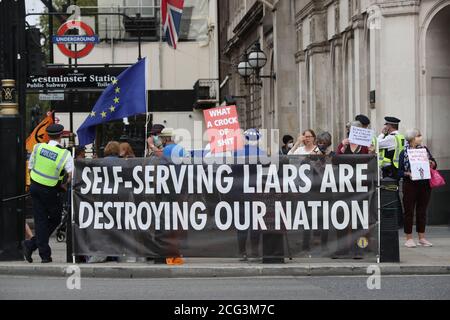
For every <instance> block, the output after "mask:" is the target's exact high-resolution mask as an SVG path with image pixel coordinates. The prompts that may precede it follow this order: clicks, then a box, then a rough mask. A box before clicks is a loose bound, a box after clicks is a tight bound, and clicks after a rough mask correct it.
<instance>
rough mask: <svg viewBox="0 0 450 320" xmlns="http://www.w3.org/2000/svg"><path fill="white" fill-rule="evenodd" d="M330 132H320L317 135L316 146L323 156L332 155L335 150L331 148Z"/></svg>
mask: <svg viewBox="0 0 450 320" xmlns="http://www.w3.org/2000/svg"><path fill="white" fill-rule="evenodd" d="M331 143H332V141H331V134H330V133H329V132H321V133H319V135H318V136H317V148H318V149H319V154H320V155H324V156H334V155H335V152H334V151H333V149H332V148H331Z"/></svg>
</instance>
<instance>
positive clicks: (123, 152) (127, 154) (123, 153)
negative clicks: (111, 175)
mask: <svg viewBox="0 0 450 320" xmlns="http://www.w3.org/2000/svg"><path fill="white" fill-rule="evenodd" d="M119 148H120V157H121V158H125V159H129V158H135V157H136V156H135V155H134V151H133V148H132V147H131V145H130V144H129V143H128V142H122V143H121V144H120V146H119Z"/></svg>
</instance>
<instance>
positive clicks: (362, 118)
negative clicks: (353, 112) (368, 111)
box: [355, 114, 370, 126]
mask: <svg viewBox="0 0 450 320" xmlns="http://www.w3.org/2000/svg"><path fill="white" fill-rule="evenodd" d="M355 120H356V121H359V122H361V124H362V125H363V126H368V125H369V124H370V119H369V118H367V117H366V116H365V115H363V114H359V115H357V116H356V117H355Z"/></svg>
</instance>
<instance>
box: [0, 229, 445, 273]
mask: <svg viewBox="0 0 450 320" xmlns="http://www.w3.org/2000/svg"><path fill="white" fill-rule="evenodd" d="M399 233H400V237H399V238H400V239H399V243H400V263H379V264H378V267H379V268H380V272H381V274H382V275H448V274H450V227H449V226H431V227H428V228H427V238H428V239H429V240H430V241H431V242H432V243H433V247H431V248H424V247H417V248H413V249H408V248H405V247H404V246H403V243H404V238H403V235H402V232H399ZM51 242H52V243H51V247H52V250H53V261H54V262H53V263H50V264H41V263H40V258H39V256H38V255H37V253H35V254H34V255H33V257H34V260H35V262H34V263H32V264H30V263H28V262H26V261H15V262H0V276H31V275H32V276H45V277H64V276H67V274H71V273H73V271H71V270H70V269H69V270H68V269H67V268H68V267H69V266H71V265H72V264H69V263H66V262H65V259H66V250H65V243H58V242H56V240H55V239H54V238H52V240H51ZM285 260H286V263H284V264H262V263H261V262H240V261H238V259H221V258H185V263H184V264H183V265H179V266H168V265H155V264H153V263H151V262H150V263H145V262H136V263H122V262H121V263H118V262H108V263H98V264H77V266H78V267H79V268H80V272H81V276H82V277H87V278H122V279H131V278H227V277H292V276H295V277H298V276H361V275H367V274H368V267H369V266H371V265H374V264H376V263H374V262H367V261H361V260H352V259H340V260H332V259H330V258H298V259H297V258H294V259H293V260H289V259H285ZM371 273H373V271H372V272H371Z"/></svg>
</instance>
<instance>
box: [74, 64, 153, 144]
mask: <svg viewBox="0 0 450 320" xmlns="http://www.w3.org/2000/svg"><path fill="white" fill-rule="evenodd" d="M145 80H146V59H145V58H144V59H142V60H140V61H138V62H137V63H135V64H134V65H132V66H131V67H129V68H127V69H126V70H125V71H123V72H122V73H121V74H120V75H119V76H118V77H117V78H116V79H114V80H113V81H112V83H111V84H110V85H109V86H108V87H107V88H106V89H105V90H104V91H103V93H102V95H101V96H100V98H99V99H98V101H97V103H96V104H95V106H94V108H93V109H92V111H91V113H90V114H89V116H88V117H87V119H86V120H85V121H84V122H83V124H82V125H81V126H80V128H79V129H78V130H77V134H78V140H79V144H80V146H85V145H88V144H91V143H92V142H94V139H95V128H96V126H97V125H99V124H102V123H105V122H109V121H112V120H119V119H123V118H126V117H130V116H133V115H135V114H139V113H146V111H147V98H146V97H147V89H146V81H145Z"/></svg>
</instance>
